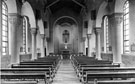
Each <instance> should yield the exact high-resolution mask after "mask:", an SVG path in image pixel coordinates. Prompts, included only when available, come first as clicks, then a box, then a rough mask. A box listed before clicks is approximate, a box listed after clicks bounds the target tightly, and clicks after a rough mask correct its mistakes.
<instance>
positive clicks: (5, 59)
mask: <svg viewBox="0 0 135 84" xmlns="http://www.w3.org/2000/svg"><path fill="white" fill-rule="evenodd" d="M10 61H11V56H10V55H5V56H2V57H1V68H8V67H10Z"/></svg>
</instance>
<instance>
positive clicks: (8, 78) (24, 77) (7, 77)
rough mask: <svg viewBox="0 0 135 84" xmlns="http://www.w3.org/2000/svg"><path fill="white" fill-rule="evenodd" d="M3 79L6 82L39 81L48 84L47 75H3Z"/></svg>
mask: <svg viewBox="0 0 135 84" xmlns="http://www.w3.org/2000/svg"><path fill="white" fill-rule="evenodd" d="M1 79H2V80H5V81H12V80H18V81H27V80H28V81H37V82H38V81H39V80H42V81H44V82H45V84H46V83H47V78H46V73H44V74H43V73H1Z"/></svg>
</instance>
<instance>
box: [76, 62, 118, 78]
mask: <svg viewBox="0 0 135 84" xmlns="http://www.w3.org/2000/svg"><path fill="white" fill-rule="evenodd" d="M93 67H108V68H109V67H120V65H119V64H118V65H112V64H95V65H80V66H79V68H77V75H78V76H79V74H81V73H80V72H83V70H84V71H85V69H86V70H87V71H88V70H89V69H91V68H93Z"/></svg>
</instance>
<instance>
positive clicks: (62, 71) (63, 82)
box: [52, 60, 81, 84]
mask: <svg viewBox="0 0 135 84" xmlns="http://www.w3.org/2000/svg"><path fill="white" fill-rule="evenodd" d="M52 84H81V82H79V79H78V78H77V76H76V73H75V71H74V68H73V66H72V64H71V61H70V60H62V62H61V64H60V67H59V69H58V71H57V74H56V75H55V78H54V81H53V83H52Z"/></svg>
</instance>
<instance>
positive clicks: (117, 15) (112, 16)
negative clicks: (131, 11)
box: [109, 13, 123, 18]
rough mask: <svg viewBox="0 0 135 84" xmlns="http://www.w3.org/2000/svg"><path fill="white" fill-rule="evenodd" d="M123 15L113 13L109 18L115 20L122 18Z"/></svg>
mask: <svg viewBox="0 0 135 84" xmlns="http://www.w3.org/2000/svg"><path fill="white" fill-rule="evenodd" d="M122 16H123V13H113V14H111V15H110V16H109V18H114V17H122Z"/></svg>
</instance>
